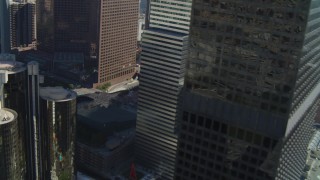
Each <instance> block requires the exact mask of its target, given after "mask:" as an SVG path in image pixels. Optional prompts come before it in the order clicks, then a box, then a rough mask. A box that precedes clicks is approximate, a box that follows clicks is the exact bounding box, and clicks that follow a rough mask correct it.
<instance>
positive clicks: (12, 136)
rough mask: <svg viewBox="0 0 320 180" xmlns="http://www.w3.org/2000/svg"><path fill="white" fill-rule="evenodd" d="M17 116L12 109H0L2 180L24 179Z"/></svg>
mask: <svg viewBox="0 0 320 180" xmlns="http://www.w3.org/2000/svg"><path fill="white" fill-rule="evenodd" d="M17 116H18V115H17V113H16V112H15V111H13V110H11V109H6V108H2V109H0V179H5V180H15V179H23V177H21V176H20V166H19V164H20V161H21V158H20V157H21V154H20V150H19V140H18V121H17Z"/></svg>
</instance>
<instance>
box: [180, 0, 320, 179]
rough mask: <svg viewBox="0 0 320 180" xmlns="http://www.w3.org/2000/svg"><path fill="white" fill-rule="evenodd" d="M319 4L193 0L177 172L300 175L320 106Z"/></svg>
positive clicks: (202, 176)
mask: <svg viewBox="0 0 320 180" xmlns="http://www.w3.org/2000/svg"><path fill="white" fill-rule="evenodd" d="M319 7H320V3H319V1H316V0H307V1H264V0H261V1H246V0H245V1H235V0H220V1H215V0H212V1H211V0H194V1H193V14H192V18H191V19H192V20H191V29H190V53H189V58H188V64H187V73H186V79H185V91H184V93H183V102H182V109H183V111H182V112H181V127H180V135H179V145H178V158H177V161H176V171H175V177H176V179H183V180H187V179H227V180H229V179H237V180H238V179H247V180H250V179H252V180H253V179H266V180H267V179H279V180H280V179H283V180H285V179H299V178H300V174H301V172H302V168H303V166H304V164H305V158H306V153H307V151H306V149H307V144H308V141H309V138H310V137H311V131H310V130H311V124H312V122H313V119H314V116H315V111H316V108H317V106H318V105H319V103H318V101H317V99H318V98H317V97H318V96H319V92H320V83H319V79H320V75H319V70H320V68H319V65H320V64H319V62H320V61H319V55H320V51H319V48H318V46H319V42H320V38H319V36H318V34H319V29H320V24H319V23H318V21H319V19H320V14H319V12H320V11H319Z"/></svg>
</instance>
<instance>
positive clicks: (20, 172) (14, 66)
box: [0, 54, 26, 179]
mask: <svg viewBox="0 0 320 180" xmlns="http://www.w3.org/2000/svg"><path fill="white" fill-rule="evenodd" d="M25 69H26V68H25V66H24V65H23V63H19V62H16V61H15V57H14V55H10V54H0V134H1V135H0V136H1V138H0V139H1V142H0V171H1V173H0V178H1V179H25V178H26V176H25V173H26V163H25V153H24V150H25V148H24V147H25V145H24V142H25V141H24V137H25V136H24V122H25V116H24V115H25V111H23V110H22V111H21V113H20V112H19V116H21V117H19V116H18V114H17V112H16V111H20V110H21V109H22V108H23V107H24V104H23V102H24V96H23V93H21V91H22V90H23V88H24V86H23V84H24V73H25ZM17 98H22V99H19V100H20V103H21V104H18V103H17V101H18V100H17ZM5 107H6V108H5ZM8 107H9V108H12V109H16V111H15V110H12V109H8Z"/></svg>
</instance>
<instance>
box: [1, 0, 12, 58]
mask: <svg viewBox="0 0 320 180" xmlns="http://www.w3.org/2000/svg"><path fill="white" fill-rule="evenodd" d="M9 19H10V18H9V0H2V1H1V2H0V53H9V51H10V31H9V29H10V23H9Z"/></svg>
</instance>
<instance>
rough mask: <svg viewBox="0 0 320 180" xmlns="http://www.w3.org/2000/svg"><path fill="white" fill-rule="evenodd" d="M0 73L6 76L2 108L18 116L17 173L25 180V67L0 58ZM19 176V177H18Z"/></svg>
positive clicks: (19, 63)
mask: <svg viewBox="0 0 320 180" xmlns="http://www.w3.org/2000/svg"><path fill="white" fill-rule="evenodd" d="M0 66H1V67H0V71H1V70H2V71H5V72H6V73H7V75H8V81H7V83H5V84H4V87H3V94H4V107H6V108H10V109H13V110H14V111H16V112H17V113H18V114H19V115H18V116H17V117H16V119H17V120H16V121H17V127H18V131H17V133H16V136H17V137H16V138H17V141H16V142H15V144H16V146H17V149H18V150H19V154H20V155H19V156H18V157H19V158H21V159H19V161H17V163H20V164H19V165H18V167H19V168H18V169H19V170H18V171H20V172H19V174H20V176H21V177H23V179H24V178H25V175H26V153H25V150H26V149H25V145H26V144H25V143H26V141H25V132H26V130H25V127H26V123H27V122H26V108H25V107H26V101H25V98H26V93H25V91H26V83H25V77H26V76H25V73H26V67H25V65H24V64H23V63H21V62H17V61H3V59H2V58H1V57H0ZM20 176H19V177H20Z"/></svg>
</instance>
